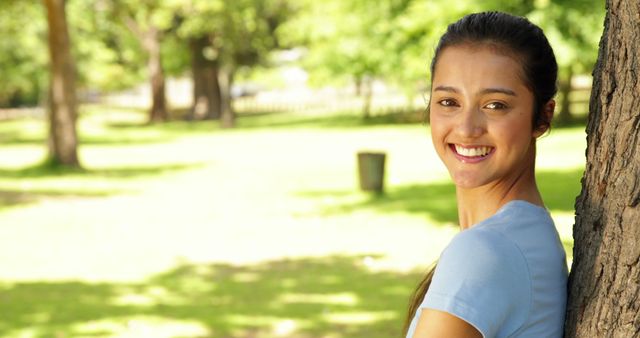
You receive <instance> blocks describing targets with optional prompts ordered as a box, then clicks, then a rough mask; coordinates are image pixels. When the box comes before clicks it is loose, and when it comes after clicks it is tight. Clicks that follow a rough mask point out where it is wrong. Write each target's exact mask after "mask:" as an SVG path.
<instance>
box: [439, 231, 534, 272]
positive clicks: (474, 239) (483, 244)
mask: <svg viewBox="0 0 640 338" xmlns="http://www.w3.org/2000/svg"><path fill="white" fill-rule="evenodd" d="M440 259H441V261H444V262H446V261H449V260H453V261H456V262H457V263H456V264H469V265H472V268H473V269H474V270H475V269H482V270H494V269H495V270H504V268H505V267H508V266H515V267H523V266H525V265H526V259H525V257H524V256H523V254H522V252H521V250H520V248H519V247H518V245H517V243H516V242H514V240H513V239H512V238H509V237H508V236H505V235H504V234H503V233H502V232H500V231H496V230H494V229H492V228H490V227H472V228H469V229H466V230H463V231H461V232H459V233H458V234H457V235H456V236H454V238H453V239H452V240H451V242H450V243H449V245H448V246H447V247H446V248H445V250H444V251H443V252H442V256H441V258H440ZM522 271H525V270H524V269H523V270H522Z"/></svg>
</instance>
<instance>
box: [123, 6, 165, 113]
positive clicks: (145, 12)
mask: <svg viewBox="0 0 640 338" xmlns="http://www.w3.org/2000/svg"><path fill="white" fill-rule="evenodd" d="M112 2H113V10H114V13H115V14H116V16H117V17H119V18H120V19H121V20H122V21H123V23H124V24H125V25H126V26H127V27H128V28H129V29H130V30H131V32H132V33H133V34H134V36H135V37H136V38H137V39H138V41H139V43H140V45H141V46H142V47H143V49H144V50H145V51H146V52H147V71H148V76H149V84H150V87H151V108H150V110H149V122H151V123H153V122H163V121H166V120H168V119H169V112H168V110H167V98H166V89H165V74H164V69H163V65H162V44H161V43H162V38H163V35H164V34H165V32H166V30H168V29H169V28H171V26H172V24H173V12H172V10H171V8H170V6H168V5H167V4H165V1H163V0H150V1H141V0H112Z"/></svg>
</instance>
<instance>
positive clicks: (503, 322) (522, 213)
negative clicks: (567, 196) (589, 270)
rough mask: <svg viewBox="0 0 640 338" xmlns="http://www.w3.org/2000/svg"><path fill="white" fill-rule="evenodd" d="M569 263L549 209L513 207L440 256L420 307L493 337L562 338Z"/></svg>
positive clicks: (509, 205) (473, 229)
mask: <svg viewBox="0 0 640 338" xmlns="http://www.w3.org/2000/svg"><path fill="white" fill-rule="evenodd" d="M567 274H568V273H567V263H566V257H565V252H564V249H563V247H562V243H561V241H560V237H559V236H558V232H557V230H556V228H555V226H554V224H553V220H552V219H551V217H550V215H549V213H548V212H547V210H546V209H544V208H542V207H539V206H537V205H534V204H531V203H529V202H525V201H520V200H515V201H511V202H508V203H507V204H505V205H504V206H503V207H502V208H500V210H498V212H496V214H495V215H493V216H491V217H489V218H488V219H486V220H484V221H482V222H480V223H478V224H476V225H474V226H472V227H470V228H468V229H466V230H464V231H461V232H460V233H458V234H457V235H456V236H455V237H454V238H453V239H452V240H451V243H449V245H448V246H447V248H446V249H445V250H444V251H443V252H442V255H441V256H440V260H439V261H438V265H437V267H436V271H435V274H434V276H433V280H432V282H431V285H430V287H429V290H428V291H427V294H426V295H425V297H424V300H423V301H422V304H421V305H420V307H419V308H418V310H417V311H416V315H415V316H414V318H413V320H412V322H411V326H410V327H409V331H408V332H407V338H411V337H412V336H413V333H414V331H415V327H416V325H417V322H418V318H419V317H420V314H421V312H422V308H430V309H435V310H440V311H444V312H448V313H450V314H453V315H455V316H457V317H459V318H462V319H463V320H465V321H466V322H468V323H470V324H471V325H473V326H474V327H475V328H476V329H478V331H480V332H481V333H482V335H483V337H485V338H492V337H499V338H501V337H536V338H542V337H545V338H547V337H550V338H553V337H562V333H563V332H562V331H563V324H564V318H565V306H566V298H567Z"/></svg>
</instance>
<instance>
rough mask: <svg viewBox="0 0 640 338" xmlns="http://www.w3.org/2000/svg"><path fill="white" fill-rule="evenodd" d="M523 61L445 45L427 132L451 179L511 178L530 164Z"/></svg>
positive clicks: (529, 109)
mask: <svg viewBox="0 0 640 338" xmlns="http://www.w3.org/2000/svg"><path fill="white" fill-rule="evenodd" d="M521 74H522V67H521V66H520V65H519V64H518V63H517V62H516V61H515V60H514V59H513V58H511V57H508V56H505V55H504V54H500V53H497V52H496V51H495V49H492V48H488V47H477V46H464V45H463V46H452V47H447V48H445V49H444V50H443V51H442V52H441V54H440V58H439V59H438V61H437V63H436V66H435V70H434V74H433V83H432V89H431V104H430V109H431V113H430V122H431V137H432V139H433V144H434V146H435V148H436V151H437V153H438V155H439V156H440V158H441V159H442V161H443V162H444V164H445V166H446V167H447V169H448V170H449V174H450V175H451V178H452V179H453V181H454V183H455V184H456V185H457V186H458V187H461V188H475V187H480V186H484V185H487V184H491V183H500V182H504V183H507V184H509V182H513V180H512V179H516V178H517V177H518V176H519V175H520V174H522V173H523V172H524V170H525V169H527V168H529V167H531V166H533V163H534V157H535V138H536V137H538V136H540V134H541V132H538V131H534V130H533V128H532V114H533V93H532V92H531V91H530V90H529V89H528V88H527V87H526V85H525V83H524V82H523V81H522V77H521Z"/></svg>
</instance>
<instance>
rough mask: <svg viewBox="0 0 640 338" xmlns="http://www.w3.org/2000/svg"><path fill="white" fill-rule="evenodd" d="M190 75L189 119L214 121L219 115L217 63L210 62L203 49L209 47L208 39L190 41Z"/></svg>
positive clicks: (204, 37) (214, 61)
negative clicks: (191, 98) (191, 94)
mask: <svg viewBox="0 0 640 338" xmlns="http://www.w3.org/2000/svg"><path fill="white" fill-rule="evenodd" d="M189 44H190V47H191V73H192V78H193V104H192V107H191V110H190V112H189V119H195V118H197V117H203V118H205V119H208V120H216V119H219V118H220V115H221V108H222V107H221V102H220V85H219V83H218V63H217V61H216V60H210V59H209V58H208V57H207V55H206V53H205V49H206V48H207V47H210V45H211V44H210V41H209V37H207V36H203V37H200V38H194V39H191V40H190V42H189Z"/></svg>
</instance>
